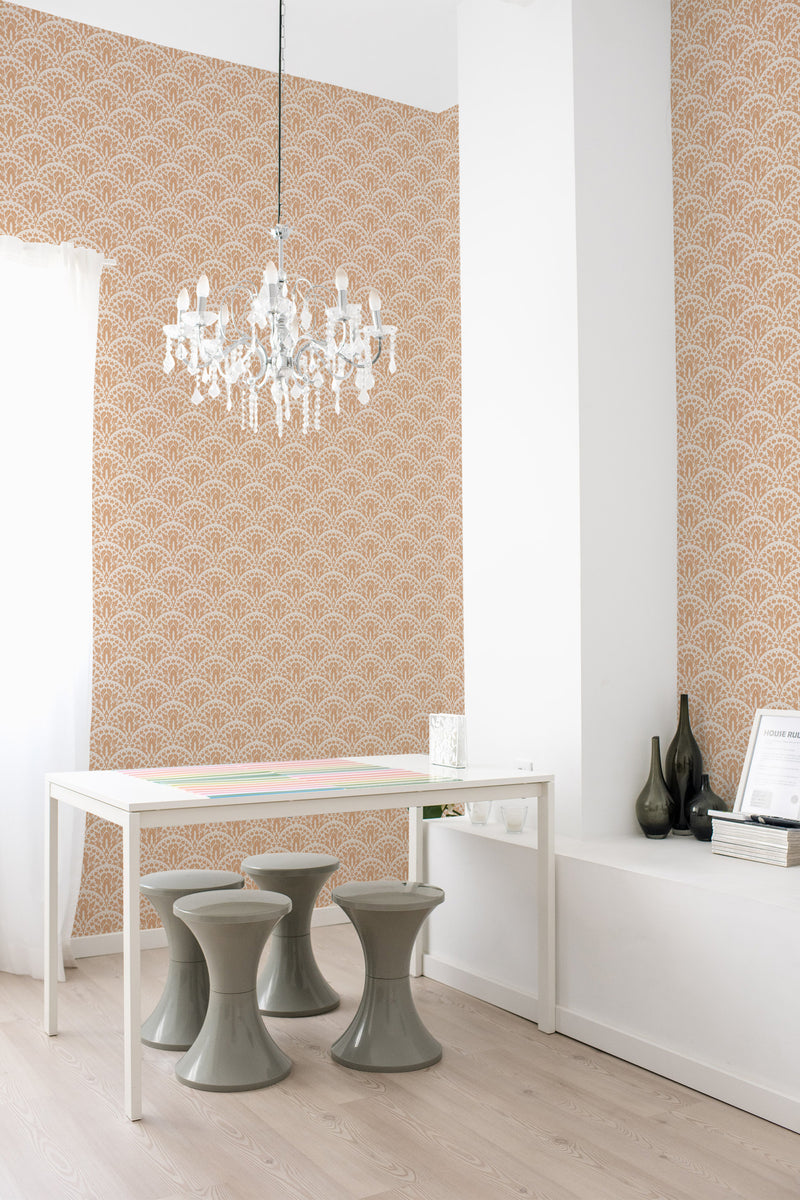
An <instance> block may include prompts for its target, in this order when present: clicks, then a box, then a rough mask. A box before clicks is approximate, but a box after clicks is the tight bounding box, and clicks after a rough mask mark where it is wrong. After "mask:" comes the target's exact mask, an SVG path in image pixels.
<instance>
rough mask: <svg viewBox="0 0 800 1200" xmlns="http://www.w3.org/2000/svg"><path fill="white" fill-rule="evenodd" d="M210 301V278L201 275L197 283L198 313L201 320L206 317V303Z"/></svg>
mask: <svg viewBox="0 0 800 1200" xmlns="http://www.w3.org/2000/svg"><path fill="white" fill-rule="evenodd" d="M207 300H208V276H207V275H201V276H200V278H199V279H198V281H197V312H198V315H199V317H200V320H201V321H202V319H203V318H204V317H205V315H206V301H207Z"/></svg>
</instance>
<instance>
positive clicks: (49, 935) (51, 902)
mask: <svg viewBox="0 0 800 1200" xmlns="http://www.w3.org/2000/svg"><path fill="white" fill-rule="evenodd" d="M44 828H45V835H44V844H45V850H44V1030H45V1033H47V1034H49V1036H50V1037H54V1036H55V1034H57V1033H58V801H57V800H56V799H55V797H54V796H51V795H50V784H49V783H47V784H45V796H44Z"/></svg>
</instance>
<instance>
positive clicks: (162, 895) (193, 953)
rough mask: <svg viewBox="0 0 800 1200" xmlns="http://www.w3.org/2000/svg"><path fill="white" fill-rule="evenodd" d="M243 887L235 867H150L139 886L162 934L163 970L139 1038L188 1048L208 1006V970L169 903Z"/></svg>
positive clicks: (160, 1046) (167, 1047)
mask: <svg viewBox="0 0 800 1200" xmlns="http://www.w3.org/2000/svg"><path fill="white" fill-rule="evenodd" d="M242 887H244V879H243V878H242V876H241V875H237V873H236V872H235V871H201V870H199V871H156V872H155V873H154V874H153V875H143V876H142V878H141V879H140V880H139V890H140V892H141V893H142V895H144V896H146V897H147V899H148V900H149V901H150V903H151V904H152V905H153V907H154V908H155V910H156V912H157V913H158V915H159V917H160V918H161V924H162V925H163V926H164V929H165V931H166V934H167V944H168V945H169V969H168V971H167V981H166V983H165V984H164V991H163V992H162V993H161V999H160V1000H159V1002H158V1004H157V1005H156V1006H155V1008H154V1009H153V1011H152V1012H151V1013H150V1016H149V1017H148V1018H147V1020H146V1021H144V1022H143V1024H142V1041H143V1042H144V1044H145V1045H146V1046H155V1047H156V1049H157V1050H188V1049H189V1047H190V1046H191V1044H192V1042H193V1041H194V1039H195V1038H196V1037H197V1035H198V1033H199V1032H200V1026H201V1025H202V1024H203V1020H204V1018H205V1015H206V1009H207V1008H208V968H207V967H206V960H205V959H204V958H203V951H202V950H201V949H200V947H199V946H198V944H197V939H196V938H195V937H194V935H193V934H192V933H191V932H190V931H189V930H188V929H187V928H186V926H185V925H184V923H183V921H179V920H178V919H177V917H176V916H175V914H174V913H173V911H172V906H173V904H174V903H175V901H176V900H179V899H180V898H181V896H189V895H191V894H192V893H194V892H210V891H217V890H220V889H223V890H224V889H233V888H242Z"/></svg>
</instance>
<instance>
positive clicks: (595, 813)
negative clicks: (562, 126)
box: [573, 0, 678, 835]
mask: <svg viewBox="0 0 800 1200" xmlns="http://www.w3.org/2000/svg"><path fill="white" fill-rule="evenodd" d="M573 13H574V22H573V40H574V87H575V164H576V209H577V246H578V253H577V258H578V314H579V316H578V320H579V366H580V478H581V482H580V488H581V646H582V661H581V686H582V695H581V705H582V721H581V724H582V732H583V740H582V786H583V833H584V835H592V834H607V833H617V832H624V831H626V830H631V831H633V830H636V829H637V826H636V821H635V816H634V810H633V804H634V801H635V798H636V796H637V794H638V792H639V790H640V788H641V787H642V785H643V783H644V780H645V778H646V776H647V770H648V765H649V755H650V738H651V736H652V735H653V734H661V735H665V736H668V737H671V735H672V733H673V732H674V724H675V711H676V709H675V700H676V695H675V691H676V675H677V520H678V516H677V452H676V422H677V417H676V410H675V315H674V314H675V293H674V268H673V226H672V140H671V124H670V5H669V0H573ZM662 750H666V744H665V743H664V740H663V736H662Z"/></svg>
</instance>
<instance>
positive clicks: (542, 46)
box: [459, 0, 580, 820]
mask: <svg viewBox="0 0 800 1200" xmlns="http://www.w3.org/2000/svg"><path fill="white" fill-rule="evenodd" d="M571 24H572V23H571V13H570V6H569V4H565V3H564V2H563V0H540V2H539V3H536V4H534V5H532V6H531V7H514V6H511V5H510V4H506V3H503V2H502V0H465V3H464V4H463V5H462V7H461V9H460V12H459V152H460V167H461V336H462V344H463V358H462V371H463V374H462V381H463V382H462V406H463V473H464V492H463V495H464V610H465V612H464V640H465V684H466V713H467V722H468V738H469V747H470V755H471V757H472V758H473V759H474V760H475V761H503V760H505V761H510V762H513V761H514V759H515V758H517V757H523V758H529V759H532V760H533V761H534V763H535V767H536V769H537V770H540V771H555V772H556V774H557V777H558V805H559V809H560V813H561V816H562V819H563V818H564V817H565V816H566V814H568V813H571V814H572V818H573V820H577V804H578V801H579V785H580V778H579V768H580V675H579V666H580V655H579V651H580V609H579V600H580V577H579V567H580V563H579V549H580V547H579V507H578V502H579V477H578V468H579V462H578V456H577V445H578V372H577V366H578V357H577V351H578V346H577V298H576V286H575V278H576V263H575V198H574V190H575V169H574V158H573V151H572V146H573V139H574V130H573V100H572V70H571V62H572V29H571Z"/></svg>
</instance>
